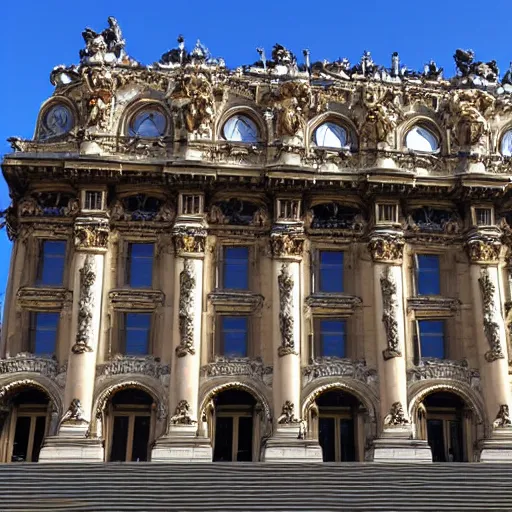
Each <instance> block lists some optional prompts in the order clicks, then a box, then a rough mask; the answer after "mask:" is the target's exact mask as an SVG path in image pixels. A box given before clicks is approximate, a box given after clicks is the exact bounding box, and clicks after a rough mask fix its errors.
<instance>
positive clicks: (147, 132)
mask: <svg viewBox="0 0 512 512" xmlns="http://www.w3.org/2000/svg"><path fill="white" fill-rule="evenodd" d="M166 129H167V119H166V117H165V115H164V114H163V113H162V112H161V111H160V110H158V109H156V108H145V109H142V110H139V111H138V112H137V113H136V114H135V115H134V116H133V117H132V118H131V120H130V125H129V127H128V135H130V136H131V137H161V136H162V135H164V134H165V131H166Z"/></svg>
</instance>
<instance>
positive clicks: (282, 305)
mask: <svg viewBox="0 0 512 512" xmlns="http://www.w3.org/2000/svg"><path fill="white" fill-rule="evenodd" d="M277 282H278V286H279V330H280V331H281V346H280V347H279V348H278V351H277V353H278V355H279V357H283V356H286V355H288V354H296V353H297V352H296V350H295V341H294V339H293V326H294V318H293V286H294V282H293V277H292V275H291V274H290V268H289V265H288V264H287V263H285V264H283V265H282V266H281V272H280V273H279V276H278V277H277Z"/></svg>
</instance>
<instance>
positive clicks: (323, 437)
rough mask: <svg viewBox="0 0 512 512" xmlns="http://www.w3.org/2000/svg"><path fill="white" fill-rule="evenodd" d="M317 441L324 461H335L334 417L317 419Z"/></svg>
mask: <svg viewBox="0 0 512 512" xmlns="http://www.w3.org/2000/svg"><path fill="white" fill-rule="evenodd" d="M318 428H319V432H318V441H319V443H320V446H321V447H322V457H323V460H324V462H335V461H336V441H335V437H336V434H335V432H336V430H335V419H334V418H319V421H318Z"/></svg>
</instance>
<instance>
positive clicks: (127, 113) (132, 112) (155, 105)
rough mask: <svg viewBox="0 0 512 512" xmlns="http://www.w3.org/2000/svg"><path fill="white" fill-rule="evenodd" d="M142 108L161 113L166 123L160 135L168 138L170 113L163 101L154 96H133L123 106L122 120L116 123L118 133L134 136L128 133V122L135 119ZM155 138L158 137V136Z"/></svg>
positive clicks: (170, 127)
mask: <svg viewBox="0 0 512 512" xmlns="http://www.w3.org/2000/svg"><path fill="white" fill-rule="evenodd" d="M143 110H158V111H159V112H160V113H161V114H163V115H164V117H165V120H166V125H165V132H164V135H163V136H162V137H164V138H168V137H169V136H171V135H172V122H171V119H172V116H171V115H170V112H169V110H168V109H167V107H166V105H165V103H163V102H161V101H158V100H155V99H154V98H144V97H140V96H138V97H136V98H134V99H133V100H132V101H131V102H130V104H129V105H128V106H127V107H126V108H125V110H124V112H123V117H122V120H121V122H120V123H119V125H118V135H120V136H123V137H127V138H133V137H134V136H133V135H130V134H129V129H130V124H131V122H132V120H133V119H135V116H136V115H137V114H138V113H139V112H142V111H143ZM152 138H153V137H150V138H149V139H150V140H151V139H152ZM155 138H157V139H158V138H159V137H155Z"/></svg>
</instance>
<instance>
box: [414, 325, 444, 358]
mask: <svg viewBox="0 0 512 512" xmlns="http://www.w3.org/2000/svg"><path fill="white" fill-rule="evenodd" d="M418 325H419V330H420V349H421V357H435V358H438V359H444V358H445V347H444V321H443V320H420V321H419V322H418Z"/></svg>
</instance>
